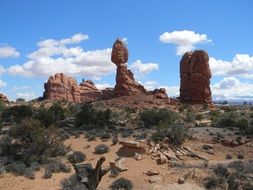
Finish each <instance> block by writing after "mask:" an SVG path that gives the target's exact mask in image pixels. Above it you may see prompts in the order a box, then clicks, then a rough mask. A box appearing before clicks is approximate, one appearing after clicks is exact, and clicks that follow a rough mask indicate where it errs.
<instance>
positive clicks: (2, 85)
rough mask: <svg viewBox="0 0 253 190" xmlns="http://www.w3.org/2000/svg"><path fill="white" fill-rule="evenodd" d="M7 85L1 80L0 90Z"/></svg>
mask: <svg viewBox="0 0 253 190" xmlns="http://www.w3.org/2000/svg"><path fill="white" fill-rule="evenodd" d="M6 85H7V83H6V82H4V81H3V80H0V88H2V87H5V86H6Z"/></svg>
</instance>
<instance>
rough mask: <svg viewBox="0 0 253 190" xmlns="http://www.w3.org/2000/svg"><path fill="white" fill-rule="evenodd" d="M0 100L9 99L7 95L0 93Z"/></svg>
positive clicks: (6, 100)
mask: <svg viewBox="0 0 253 190" xmlns="http://www.w3.org/2000/svg"><path fill="white" fill-rule="evenodd" d="M0 102H9V100H8V98H7V96H5V95H4V94H2V93H0Z"/></svg>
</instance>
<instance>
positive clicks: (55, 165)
mask: <svg viewBox="0 0 253 190" xmlns="http://www.w3.org/2000/svg"><path fill="white" fill-rule="evenodd" d="M70 171H71V168H70V167H68V166H67V165H66V164H64V163H62V162H61V161H59V160H52V161H50V162H49V163H48V164H47V165H46V168H45V173H44V176H43V178H51V177H52V175H53V173H60V172H64V173H68V172H70Z"/></svg>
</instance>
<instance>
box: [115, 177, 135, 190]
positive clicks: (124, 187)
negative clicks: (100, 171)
mask: <svg viewBox="0 0 253 190" xmlns="http://www.w3.org/2000/svg"><path fill="white" fill-rule="evenodd" d="M111 189H112V190H131V189H133V183H132V182H131V181H130V180H128V179H126V178H124V177H121V178H119V179H116V180H115V181H114V182H113V183H112V185H111Z"/></svg>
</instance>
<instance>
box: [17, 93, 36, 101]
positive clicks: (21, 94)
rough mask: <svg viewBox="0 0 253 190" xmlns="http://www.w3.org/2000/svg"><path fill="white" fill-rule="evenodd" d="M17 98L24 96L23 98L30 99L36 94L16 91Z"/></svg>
mask: <svg viewBox="0 0 253 190" xmlns="http://www.w3.org/2000/svg"><path fill="white" fill-rule="evenodd" d="M17 97H18V98H24V99H25V100H32V99H35V98H37V95H36V94H35V93H34V92H24V93H22V92H18V93H17Z"/></svg>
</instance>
